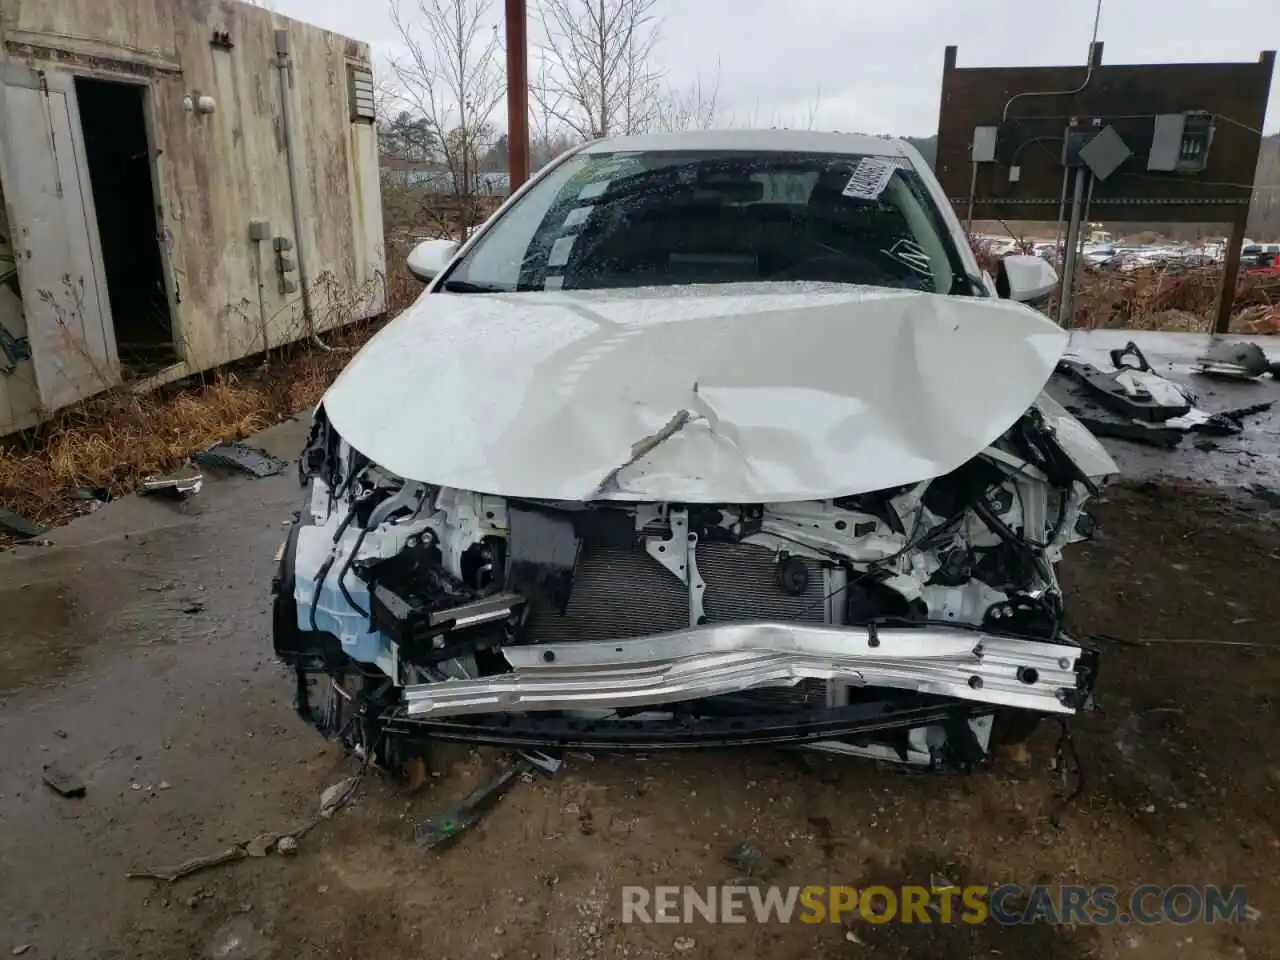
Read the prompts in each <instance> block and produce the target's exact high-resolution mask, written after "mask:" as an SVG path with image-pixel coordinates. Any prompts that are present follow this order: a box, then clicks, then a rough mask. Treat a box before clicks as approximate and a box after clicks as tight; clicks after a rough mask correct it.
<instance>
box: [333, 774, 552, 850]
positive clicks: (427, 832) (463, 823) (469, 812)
mask: <svg viewBox="0 0 1280 960" xmlns="http://www.w3.org/2000/svg"><path fill="white" fill-rule="evenodd" d="M561 766H562V761H560V760H558V759H557V758H555V757H552V756H550V755H549V754H545V753H542V752H541V751H537V750H521V751H519V752H518V753H517V754H516V762H515V763H512V764H510V765H509V766H508V767H507V768H506V769H504V770H503V771H502V772H501V773H499V774H498V775H497V776H496V777H494V778H493V779H492V780H490V781H489V782H488V783H486V784H484V785H482V786H480V787H478V788H476V789H475V790H473V791H472V792H471V793H470V794H468V795H467V796H466V798H464V799H463V800H462V801H461V802H460V803H459V804H457V805H456V806H454V807H451V808H449V809H448V810H445V811H444V812H443V813H439V814H437V815H436V816H434V817H427V818H426V819H425V820H422V821H420V822H419V823H418V826H417V828H416V829H415V831H414V835H415V839H416V840H417V842H418V844H419V845H421V846H423V847H426V848H427V849H428V850H438V849H440V848H442V847H445V846H447V845H449V844H451V843H453V842H454V841H455V840H457V838H458V837H459V836H460V835H461V834H462V833H464V832H466V831H467V830H468V829H470V828H471V827H473V826H475V825H476V824H477V823H479V822H480V820H481V819H482V818H483V817H484V815H485V814H486V813H487V812H488V811H489V810H490V809H492V808H493V806H494V805H495V804H496V803H497V802H498V800H500V799H501V798H502V797H503V796H504V795H505V794H506V793H507V791H508V790H510V789H511V788H512V787H513V786H514V785H515V784H516V782H517V781H519V780H521V779H523V777H524V776H525V775H527V774H529V773H532V772H534V771H537V772H538V773H541V774H542V775H543V776H545V777H552V776H554V775H555V774H556V773H557V772H558V771H559V769H560V767H561ZM330 789H332V788H330Z"/></svg>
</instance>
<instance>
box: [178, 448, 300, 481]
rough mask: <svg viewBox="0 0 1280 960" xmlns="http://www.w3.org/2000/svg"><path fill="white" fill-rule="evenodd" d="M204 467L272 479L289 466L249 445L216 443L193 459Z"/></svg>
mask: <svg viewBox="0 0 1280 960" xmlns="http://www.w3.org/2000/svg"><path fill="white" fill-rule="evenodd" d="M191 459H192V460H193V461H195V462H196V463H198V464H200V465H201V466H202V467H224V468H227V469H231V470H239V471H241V472H242V473H247V474H250V475H251V476H255V477H272V476H275V475H276V474H277V473H280V472H281V471H283V470H284V469H285V468H286V467H288V466H289V464H288V463H286V462H285V461H284V460H281V459H280V458H279V457H273V456H272V455H271V454H269V453H267V452H266V451H265V450H259V449H258V448H257V447H251V446H250V445H249V444H247V443H240V442H238V441H237V442H236V443H215V444H214V445H213V446H211V447H209V448H208V449H206V450H201V451H200V452H199V453H197V454H196V455H195V456H193V457H192V458H191Z"/></svg>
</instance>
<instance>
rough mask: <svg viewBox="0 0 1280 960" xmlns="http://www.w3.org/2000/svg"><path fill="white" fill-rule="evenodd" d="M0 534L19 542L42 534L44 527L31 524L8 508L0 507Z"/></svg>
mask: <svg viewBox="0 0 1280 960" xmlns="http://www.w3.org/2000/svg"><path fill="white" fill-rule="evenodd" d="M0 533H7V534H8V535H9V536H11V537H17V538H18V539H19V540H28V539H30V538H31V537H38V536H40V535H41V534H42V533H44V527H41V526H38V525H37V524H35V523H32V522H31V521H30V520H28V519H27V518H26V517H24V516H23V515H22V514H20V513H14V512H13V511H12V510H10V509H9V508H8V507H0Z"/></svg>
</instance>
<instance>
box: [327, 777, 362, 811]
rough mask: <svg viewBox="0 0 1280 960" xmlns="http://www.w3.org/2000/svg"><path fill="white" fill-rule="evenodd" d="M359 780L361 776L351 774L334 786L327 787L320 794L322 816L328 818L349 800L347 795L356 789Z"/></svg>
mask: <svg viewBox="0 0 1280 960" xmlns="http://www.w3.org/2000/svg"><path fill="white" fill-rule="evenodd" d="M358 782H359V776H358V775H356V776H350V777H347V778H346V779H345V780H339V781H338V782H337V783H335V784H333V785H332V786H329V787H326V788H325V790H324V792H323V793H322V794H320V816H322V817H324V818H325V819H328V818H329V817H331V816H333V814H334V813H335V812H336V811H337V810H338V809H339V808H341V807H342V806H343V805H344V804H345V803H346V800H347V797H348V796H349V795H350V794H351V792H352V791H353V790H355V787H356V784H357V783H358Z"/></svg>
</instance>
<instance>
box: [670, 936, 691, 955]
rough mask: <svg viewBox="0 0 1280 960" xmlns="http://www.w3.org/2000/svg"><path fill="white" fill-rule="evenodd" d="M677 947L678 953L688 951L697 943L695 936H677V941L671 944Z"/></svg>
mask: <svg viewBox="0 0 1280 960" xmlns="http://www.w3.org/2000/svg"><path fill="white" fill-rule="evenodd" d="M671 946H672V947H674V948H675V951H676V953H688V952H689V951H690V950H692V949H693V948H694V947H695V946H697V943H696V942H695V941H694V939H693V937H676V939H675V942H674V943H672V944H671Z"/></svg>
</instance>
